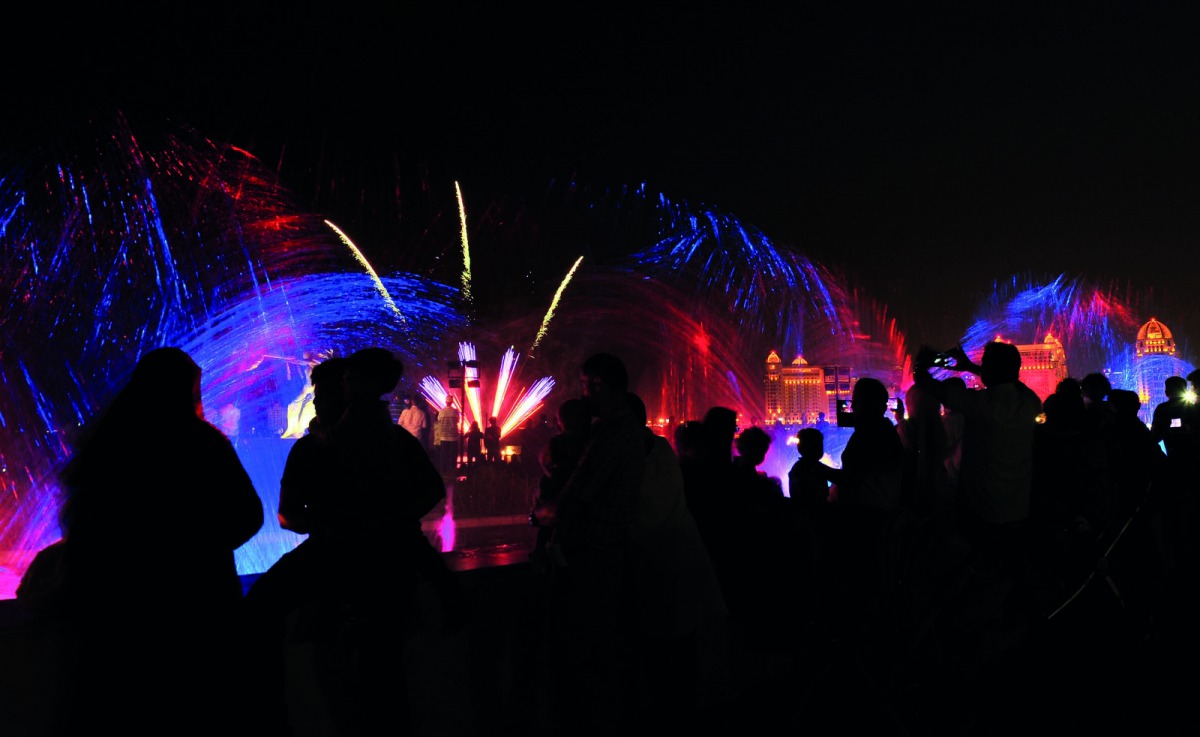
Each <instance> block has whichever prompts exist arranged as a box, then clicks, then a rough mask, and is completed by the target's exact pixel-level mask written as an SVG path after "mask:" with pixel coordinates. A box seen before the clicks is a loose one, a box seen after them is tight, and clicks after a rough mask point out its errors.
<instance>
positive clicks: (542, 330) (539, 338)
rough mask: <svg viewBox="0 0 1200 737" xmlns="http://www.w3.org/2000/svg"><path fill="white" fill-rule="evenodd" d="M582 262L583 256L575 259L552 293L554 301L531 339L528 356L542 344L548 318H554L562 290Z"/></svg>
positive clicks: (548, 324) (548, 322) (548, 321)
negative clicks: (534, 336) (535, 335)
mask: <svg viewBox="0 0 1200 737" xmlns="http://www.w3.org/2000/svg"><path fill="white" fill-rule="evenodd" d="M582 262H583V256H580V257H579V258H577V259H575V263H574V264H572V266H571V268H570V269H569V270H568V271H567V275H566V276H565V277H564V278H563V280H562V283H561V284H559V285H558V289H557V290H556V291H555V292H554V299H552V300H550V309H548V310H546V316H545V317H544V318H542V327H541V328H539V329H538V332H537V337H536V338H534V339H533V345H532V346H531V347H530V348H529V354H530V355H533V352H534V351H535V350H537V347H538V343H541V342H542V337H543V336H545V335H546V329H547V328H548V327H549V326H550V318H552V317H554V308H556V307H558V301H559V300H560V299H562V294H563V290H565V289H566V288H567V284H568V283H569V282H570V281H571V277H572V276H575V269H578V268H579V264H581V263H582Z"/></svg>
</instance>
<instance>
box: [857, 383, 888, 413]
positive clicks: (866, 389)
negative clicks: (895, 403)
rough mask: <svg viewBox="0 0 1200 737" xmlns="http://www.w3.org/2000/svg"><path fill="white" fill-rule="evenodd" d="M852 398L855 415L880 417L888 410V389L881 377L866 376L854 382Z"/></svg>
mask: <svg viewBox="0 0 1200 737" xmlns="http://www.w3.org/2000/svg"><path fill="white" fill-rule="evenodd" d="M850 400H851V402H853V404H854V414H855V415H858V416H867V417H879V416H881V415H882V414H883V413H885V412H887V404H888V390H887V387H886V386H884V385H883V382H882V381H880V380H879V379H874V378H871V377H870V376H864V377H862V378H861V379H859V380H858V381H856V382H855V383H854V391H853V392H852V393H851V394H850Z"/></svg>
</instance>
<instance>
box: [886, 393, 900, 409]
mask: <svg viewBox="0 0 1200 737" xmlns="http://www.w3.org/2000/svg"><path fill="white" fill-rule="evenodd" d="M897 409H900V398H899V397H892V398H891V399H889V400H888V411H889V412H895V411H896V410H897Z"/></svg>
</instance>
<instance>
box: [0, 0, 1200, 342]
mask: <svg viewBox="0 0 1200 737" xmlns="http://www.w3.org/2000/svg"><path fill="white" fill-rule="evenodd" d="M364 5H368V4H364ZM381 5H383V4H382V3H378V4H375V3H373V4H369V6H370V9H362V8H359V7H358V4H356V3H330V4H314V3H282V2H269V3H257V4H253V3H246V4H239V3H232V2H228V1H227V0H215V1H214V2H210V3H192V4H189V6H188V8H185V9H171V7H170V6H169V5H163V6H158V7H156V8H154V9H153V10H150V9H147V10H144V11H139V13H141V14H139V15H129V16H113V15H111V14H109V13H107V12H106V9H92V10H90V11H86V13H87V14H86V15H83V16H80V15H71V16H69V17H67V18H64V17H62V16H63V15H64V14H65V11H61V10H58V9H55V10H53V11H45V10H43V11H39V12H41V13H47V14H48V17H47V18H45V19H42V20H41V21H40V22H36V21H35V22H30V23H29V25H28V33H26V34H21V37H22V38H23V42H22V43H20V44H16V45H13V46H10V47H9V48H7V50H6V51H5V56H6V68H5V72H4V74H5V76H6V77H7V78H8V84H9V89H10V94H9V99H8V101H7V105H8V106H9V108H10V110H9V113H10V115H9V117H11V116H17V117H20V116H23V115H26V114H27V113H29V112H30V110H29V106H33V107H36V108H37V110H38V112H39V113H41V114H49V115H53V114H57V112H58V108H57V106H58V105H62V106H63V108H64V109H66V108H69V107H70V106H71V102H70V100H71V99H73V98H87V97H90V96H111V97H113V98H115V99H116V100H117V101H118V104H120V105H121V106H122V107H123V108H124V109H126V110H127V111H128V112H129V114H130V116H131V117H132V118H134V119H135V120H136V119H137V118H138V117H139V116H155V115H170V116H175V117H178V118H182V119H185V120H188V121H191V122H193V123H194V124H195V125H196V126H197V127H198V128H200V129H201V130H202V131H203V132H205V133H206V134H207V135H209V136H210V137H212V138H215V139H219V140H227V141H230V142H232V143H235V144H236V145H239V146H241V147H244V148H247V149H248V150H251V151H252V152H255V153H261V154H262V155H264V156H266V155H278V152H279V151H280V150H281V148H280V147H281V144H283V143H286V145H287V146H290V147H291V151H294V152H303V151H305V150H306V148H307V149H310V150H311V149H315V148H317V145H316V144H315V143H313V142H314V141H317V140H318V139H320V140H323V141H328V140H329V139H331V138H333V139H339V140H342V141H349V142H352V144H351V143H345V144H343V145H357V146H359V147H360V148H361V153H362V154H363V155H368V156H369V155H370V152H371V151H372V147H373V146H376V145H377V142H382V141H388V142H389V145H396V142H402V145H403V147H404V149H405V150H406V151H408V152H409V153H410V155H411V156H413V157H414V160H417V161H421V162H422V163H424V164H427V165H428V166H430V167H431V168H433V169H435V170H437V171H440V172H444V173H446V175H447V176H448V177H450V178H452V179H455V180H459V181H462V182H464V183H467V184H468V185H469V186H472V187H475V188H477V189H480V190H484V191H487V190H491V191H495V192H502V191H504V190H506V189H512V190H517V189H520V188H525V187H531V186H534V187H536V186H538V184H539V183H544V182H545V181H547V180H548V179H550V178H552V177H562V176H568V175H572V176H575V177H578V178H579V179H581V180H583V181H587V182H592V183H595V184H597V185H599V186H620V185H624V184H631V183H645V184H646V185H647V187H649V188H650V189H651V190H655V191H661V192H663V193H665V194H667V195H668V196H670V197H672V198H673V199H677V200H681V201H686V202H689V203H692V204H694V205H707V206H714V207H718V208H721V209H723V210H726V211H728V212H731V213H733V214H734V215H736V216H738V217H739V218H741V219H742V220H743V221H745V222H748V223H751V224H753V225H755V226H756V227H758V228H760V229H761V230H763V231H764V232H765V233H766V234H767V235H768V236H769V237H771V238H772V239H773V240H775V241H777V242H780V243H786V244H790V245H794V246H796V247H797V248H799V249H800V250H801V251H803V252H804V253H805V254H807V255H808V256H809V257H810V258H812V259H814V260H818V261H822V262H827V263H830V264H832V265H834V266H836V267H838V268H840V269H844V270H845V271H846V272H848V273H850V274H851V275H853V276H854V278H856V279H859V280H861V283H862V285H863V287H864V289H866V290H867V292H868V293H870V294H873V295H876V296H877V297H878V299H880V300H881V301H883V302H885V303H887V304H888V305H889V308H890V310H891V312H892V314H893V315H894V316H895V317H897V319H898V321H899V325H900V327H901V329H902V330H904V331H905V332H906V333H907V334H908V337H909V342H910V344H919V343H924V342H932V343H935V344H939V343H945V342H948V341H951V340H953V339H954V338H955V337H956V336H957V335H959V334H960V333H961V331H962V330H963V329H965V327H966V326H967V325H966V323H967V319H966V318H967V316H969V315H970V314H971V312H972V311H973V310H974V309H975V307H976V305H977V304H978V301H979V300H980V298H981V297H982V296H983V295H986V294H987V293H989V292H990V290H991V284H992V282H993V281H994V280H996V279H1005V278H1007V277H1008V276H1010V275H1012V274H1015V273H1020V274H1025V273H1028V274H1032V275H1035V276H1040V275H1046V276H1053V275H1056V274H1058V273H1066V274H1068V275H1069V276H1079V277H1083V278H1087V279H1090V280H1095V281H1096V282H1097V283H1101V284H1109V283H1112V284H1114V285H1119V286H1121V287H1122V288H1128V289H1132V290H1134V291H1135V292H1138V293H1143V292H1151V293H1152V299H1151V304H1154V305H1155V306H1156V309H1157V310H1158V312H1159V314H1158V315H1157V316H1158V317H1159V318H1160V319H1162V320H1163V321H1165V322H1166V323H1167V324H1168V325H1170V326H1172V327H1175V328H1176V330H1177V331H1181V332H1182V331H1186V330H1187V328H1188V326H1189V325H1191V326H1193V327H1195V328H1196V329H1200V315H1198V313H1197V310H1196V308H1194V307H1193V306H1192V304H1193V303H1194V302H1195V300H1193V299H1192V294H1193V293H1192V291H1191V284H1192V281H1193V278H1194V277H1193V274H1192V269H1191V263H1192V261H1193V259H1192V258H1191V256H1192V253H1193V252H1194V247H1195V246H1194V244H1195V240H1196V237H1197V234H1198V233H1200V206H1198V202H1200V178H1198V173H1200V166H1198V164H1200V148H1198V147H1197V145H1196V136H1197V132H1198V131H1200V75H1198V74H1197V70H1198V68H1200V64H1198V56H1200V55H1198V53H1197V51H1196V48H1195V43H1194V37H1195V32H1196V29H1197V24H1196V18H1197V17H1198V16H1197V15H1196V14H1195V13H1194V12H1191V11H1188V10H1187V5H1185V4H1172V3H1145V2H1140V3H1113V4H1105V3H1087V4H1085V3H1079V4H1070V5H1063V4H1057V3H1055V4H1050V3H1045V4H1014V3H992V2H970V3H928V4H907V3H906V4H904V5H905V6H906V9H904V10H903V11H897V10H892V11H888V12H881V11H880V9H879V7H877V6H876V5H872V4H866V3H799V4H797V6H796V7H792V8H789V9H779V8H774V9H770V10H766V9H764V8H769V7H771V6H768V5H759V4H757V3H736V4H730V5H736V8H727V9H718V10H697V9H696V8H697V7H698V6H696V5H695V4H682V3H681V4H671V5H669V6H665V7H664V6H661V5H660V6H656V7H654V8H652V9H651V8H647V7H645V5H646V4H643V6H642V7H639V6H636V5H630V6H628V7H627V6H624V5H622V4H611V3H610V4H597V5H574V6H555V7H539V8H538V9H537V10H536V11H521V10H516V11H514V10H513V9H512V7H511V4H495V3H494V4H487V5H482V6H480V7H473V6H470V5H466V4H446V3H429V4H427V5H428V6H429V7H422V8H418V9H409V8H408V7H407V6H410V5H415V4H413V3H396V4H393V5H394V7H391V8H380V7H379V6H381ZM892 5H895V4H892ZM435 6H436V7H435ZM827 6H835V9H830V8H829V7H827ZM1017 6H1020V7H1017ZM1043 6H1046V7H1043ZM9 55H11V56H12V58H11V59H8V58H7V57H8V56H9ZM380 148H381V149H382V148H386V147H384V146H380ZM289 155H302V154H301V153H295V154H289ZM1176 326H1177V327H1176ZM1181 337H1186V336H1181Z"/></svg>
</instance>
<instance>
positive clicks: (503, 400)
mask: <svg viewBox="0 0 1200 737" xmlns="http://www.w3.org/2000/svg"><path fill="white" fill-rule="evenodd" d="M475 355H476V354H475V346H474V344H472V343H460V344H459V360H460V361H462V362H464V363H466V362H467V361H471V362H475ZM517 358H518V354H517V353H515V352H514V350H513V349H512V348H511V347H510V348H509V349H508V350H507V351H506V352H505V354H504V358H503V360H502V361H501V364H500V375H499V378H498V379H497V381H496V389H495V392H496V393H495V397H494V399H493V402H492V408H493V409H492V414H491V415H490V416H491V417H500V416H502V415H501V413H502V412H503V409H504V407H505V406H506V405H507V406H508V414H507V415H505V416H504V420H503V422H501V423H500V436H501V437H504V436H505V435H508V434H509V433H510V432H512V431H513V430H514V429H516V428H518V427H520V426H521V424H522V423H523V422H525V420H527V419H529V417H530V416H532V415H533V413H534V412H537V411H538V410H539V409H541V407H542V403H543V402H544V401H545V399H546V397H547V396H548V395H549V394H550V391H551V390H552V389H553V388H554V379H552V378H550V377H548V376H547V377H543V378H541V379H538V380H537V381H535V382H534V383H533V385H532V386H530V387H529V388H527V389H522V390H521V391H520V393H519V394H518V395H517V397H516V399H513V398H512V397H511V396H510V394H511V392H510V388H511V387H512V376H513V375H514V373H515V371H516V365H517ZM468 370H473V371H474V373H473V374H470V376H474V377H475V379H474V380H475V381H476V382H478V378H479V370H478V368H475V369H468ZM469 381H470V379H464V383H466V382H469ZM418 387H419V388H420V391H421V393H422V394H423V395H425V398H426V399H427V400H428V402H429V404H430V406H432V407H433V408H434V410H435V411H440V410H441V409H442V408H443V407H445V406H446V402H447V401H448V400H447V397H448V396H449V394H450V392H449V390H447V389H446V387H445V385H444V384H442V382H441V381H439V380H438V379H437V378H436V377H434V376H425V377H424V378H422V379H421V381H420V382H419V383H418ZM464 391H465V392H466V395H467V408H466V409H465V410H463V416H462V420H461V423H462V426H467V425H469V423H470V422H472V421H475V422H478V423H479V425H480V427H483V426H484V425H485V424H486V419H487V418H485V417H484V416H483V414H482V413H481V406H480V401H479V394H480V393H481V389H480V388H479V387H475V388H473V389H468V388H466V387H465V386H464ZM472 392H473V394H472Z"/></svg>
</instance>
